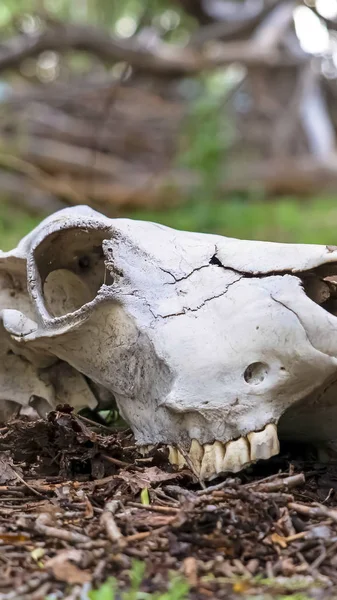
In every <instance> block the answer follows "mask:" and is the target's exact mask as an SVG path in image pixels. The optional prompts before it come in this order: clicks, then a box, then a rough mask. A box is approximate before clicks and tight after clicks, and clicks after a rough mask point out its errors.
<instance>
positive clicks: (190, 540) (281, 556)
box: [0, 407, 337, 600]
mask: <svg viewBox="0 0 337 600" xmlns="http://www.w3.org/2000/svg"><path fill="white" fill-rule="evenodd" d="M289 456H291V457H292V460H290V459H289ZM336 490H337V466H336V465H334V464H329V466H326V465H322V464H320V463H318V462H315V461H314V459H313V458H312V457H311V456H310V455H309V456H305V455H304V454H303V451H300V452H299V451H298V449H296V448H295V449H294V448H292V449H291V452H290V450H289V448H287V449H286V450H285V452H284V453H283V454H281V456H279V457H276V458H275V459H272V460H270V461H267V462H265V463H261V464H258V465H256V467H254V468H250V469H248V470H247V471H246V472H244V473H241V474H240V476H239V477H231V478H227V480H226V481H222V480H218V481H215V482H211V484H208V489H203V488H202V487H201V486H200V483H199V482H198V481H197V480H196V478H195V477H194V475H193V474H192V473H191V472H190V471H189V470H187V469H186V470H184V471H180V472H176V471H174V469H173V468H171V467H169V466H168V463H167V456H166V451H165V450H164V449H161V448H156V449H154V450H153V451H152V455H151V456H150V457H148V458H142V457H141V456H140V455H139V454H138V453H137V450H136V448H135V446H134V441H133V437H132V434H131V433H130V431H119V432H113V433H111V432H109V431H108V430H107V429H106V428H104V427H100V426H97V427H95V426H91V425H90V424H88V422H86V421H85V420H84V419H83V418H82V417H75V416H73V415H72V414H71V412H70V411H68V410H67V408H66V407H64V408H63V409H61V410H60V411H59V412H54V413H51V414H50V415H49V417H48V419H47V420H35V421H30V420H28V419H26V420H25V419H20V420H15V421H13V422H12V423H10V424H9V425H7V426H6V427H3V428H2V429H0V572H1V578H0V600H22V599H29V600H38V599H40V600H43V599H44V598H45V597H46V596H47V595H48V594H52V593H56V594H57V595H56V596H55V598H68V599H75V598H81V591H82V597H83V590H85V589H90V586H91V587H92V588H96V587H98V586H99V585H100V584H101V583H102V582H104V581H105V580H106V579H107V577H109V576H115V577H116V578H117V579H118V581H119V585H120V588H121V589H123V588H126V589H127V587H128V584H129V575H128V573H129V570H130V568H131V565H132V561H133V560H134V559H137V560H141V561H145V562H146V567H147V568H146V577H145V579H144V581H143V584H142V589H143V590H144V591H147V592H151V591H158V590H166V589H167V586H168V581H169V579H170V572H172V571H175V572H177V571H178V572H179V573H180V574H182V575H184V576H185V577H187V579H188V581H189V583H190V586H191V591H190V598H192V599H193V600H204V599H209V598H231V599H234V598H240V597H241V598H242V596H247V597H250V598H255V597H258V598H260V599H261V598H271V597H272V598H275V597H277V598H282V597H284V596H287V597H288V596H290V597H291V595H292V594H294V598H296V599H298V598H307V597H309V598H311V597H315V598H332V597H337V506H336V504H337V496H336ZM148 502H150V504H148ZM334 507H335V508H334ZM299 592H301V594H300V595H299ZM296 594H297V595H296Z"/></svg>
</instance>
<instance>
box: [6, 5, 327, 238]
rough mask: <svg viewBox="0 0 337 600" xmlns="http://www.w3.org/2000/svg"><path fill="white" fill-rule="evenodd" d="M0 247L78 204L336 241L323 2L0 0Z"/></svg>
mask: <svg viewBox="0 0 337 600" xmlns="http://www.w3.org/2000/svg"><path fill="white" fill-rule="evenodd" d="M0 36H1V38H0V247H2V248H3V249H7V248H9V247H11V246H13V245H14V244H16V242H17V240H18V239H19V238H20V237H21V236H22V235H24V234H25V233H26V232H27V231H29V230H30V229H31V228H32V226H34V225H35V224H36V223H37V222H38V221H39V220H40V219H41V218H42V217H43V216H45V215H47V214H49V213H50V212H53V211H54V210H56V209H58V208H61V207H62V206H69V205H76V204H90V205H91V206H93V207H94V208H96V209H98V210H100V211H102V212H104V213H105V214H107V215H110V216H112V217H114V216H132V217H136V218H141V219H148V220H155V221H159V222H162V223H165V224H167V225H170V226H173V227H177V228H183V229H190V230H199V231H211V232H214V233H221V234H224V235H230V236H237V237H247V238H259V239H270V240H279V241H298V242H318V243H327V244H336V237H337V231H336V224H337V148H336V135H337V0H316V1H315V0H306V1H303V2H301V1H293V0H236V1H235V0H1V2H0Z"/></svg>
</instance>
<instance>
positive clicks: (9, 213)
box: [0, 198, 41, 250]
mask: <svg viewBox="0 0 337 600" xmlns="http://www.w3.org/2000/svg"><path fill="white" fill-rule="evenodd" d="M40 220H41V219H39V218H38V217H33V216H31V215H28V214H27V212H26V211H25V210H24V209H20V208H19V207H17V206H13V205H11V204H10V203H9V202H7V201H6V200H4V199H1V198H0V249H1V250H11V249H12V248H15V246H16V245H17V243H18V241H19V240H20V239H21V238H23V237H24V236H25V235H27V233H29V232H30V231H31V230H32V229H33V228H34V227H36V225H37V224H38V223H39V221H40Z"/></svg>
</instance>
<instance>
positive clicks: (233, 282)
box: [157, 275, 244, 319]
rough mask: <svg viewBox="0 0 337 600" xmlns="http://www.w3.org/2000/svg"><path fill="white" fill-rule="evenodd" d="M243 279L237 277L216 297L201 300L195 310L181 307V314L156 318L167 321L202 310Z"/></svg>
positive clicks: (241, 276)
mask: <svg viewBox="0 0 337 600" xmlns="http://www.w3.org/2000/svg"><path fill="white" fill-rule="evenodd" d="M243 277H244V276H243V275H240V276H239V277H238V279H235V281H232V282H231V283H229V284H228V285H227V286H226V289H225V290H224V291H222V292H221V293H220V294H217V295H216V296H212V297H211V298H206V299H205V300H203V302H202V303H201V304H200V305H199V306H197V307H196V308H189V307H186V306H184V307H183V311H182V312H179V313H172V314H169V315H159V314H158V315H157V316H158V317H160V318H161V319H168V318H169V317H179V316H181V315H185V314H186V313H189V312H197V311H198V310H200V308H203V306H205V304H206V303H207V302H210V301H211V300H217V298H221V296H225V294H227V292H228V290H229V288H230V287H231V286H232V285H234V284H235V283H238V282H239V281H241V279H243Z"/></svg>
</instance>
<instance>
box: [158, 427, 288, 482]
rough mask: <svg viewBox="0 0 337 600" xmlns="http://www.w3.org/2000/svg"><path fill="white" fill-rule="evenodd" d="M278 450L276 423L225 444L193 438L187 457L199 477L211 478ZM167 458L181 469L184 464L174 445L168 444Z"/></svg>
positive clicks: (264, 457)
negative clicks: (201, 441) (210, 442)
mask: <svg viewBox="0 0 337 600" xmlns="http://www.w3.org/2000/svg"><path fill="white" fill-rule="evenodd" d="M279 451H280V446H279V441H278V437H277V429H276V426H275V425H274V424H272V423H269V424H268V425H266V427H265V428H264V429H263V430H262V431H253V432H251V433H249V434H248V435H247V438H245V437H240V438H239V439H238V440H234V441H232V442H228V443H227V444H224V443H222V442H218V441H216V442H214V443H213V444H205V445H204V446H201V445H200V444H199V442H198V441H197V440H192V443H191V447H190V451H189V453H188V456H189V460H190V462H191V463H192V465H193V468H194V471H195V472H196V473H197V474H198V475H199V477H200V479H202V480H206V479H212V478H214V477H216V476H217V475H219V474H220V473H226V472H231V473H237V472H238V471H241V469H243V468H244V467H245V466H247V465H249V464H251V463H252V462H255V461H257V460H260V459H267V458H270V457H271V456H274V455H275V454H278V453H279ZM169 461H170V463H171V464H173V465H177V466H178V467H179V468H180V469H182V468H183V467H184V466H186V461H185V458H184V457H183V456H182V454H181V453H180V452H179V450H177V449H176V448H173V447H172V446H169Z"/></svg>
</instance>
